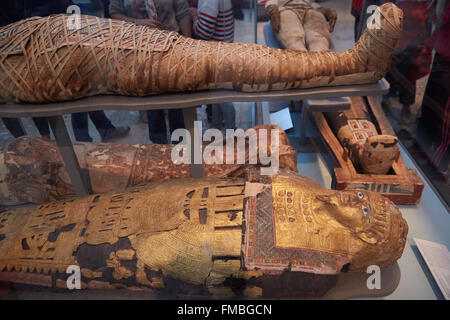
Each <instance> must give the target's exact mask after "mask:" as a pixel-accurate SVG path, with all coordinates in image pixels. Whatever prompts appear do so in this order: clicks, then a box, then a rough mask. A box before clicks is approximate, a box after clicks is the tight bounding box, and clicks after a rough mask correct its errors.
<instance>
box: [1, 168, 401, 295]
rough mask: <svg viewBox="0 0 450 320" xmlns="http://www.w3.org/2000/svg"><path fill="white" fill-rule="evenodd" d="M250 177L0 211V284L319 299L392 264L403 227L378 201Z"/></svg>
mask: <svg viewBox="0 0 450 320" xmlns="http://www.w3.org/2000/svg"><path fill="white" fill-rule="evenodd" d="M257 172H258V171H256V170H255V171H250V172H249V174H248V176H247V177H246V179H242V178H228V179H216V178H209V179H208V178H205V179H188V180H182V179H179V180H169V181H165V182H160V183H153V184H149V185H148V186H145V187H135V188H131V189H129V190H127V191H125V192H121V193H107V194H102V195H91V196H88V197H84V198H79V199H72V200H70V201H57V202H50V203H45V204H42V205H40V206H36V207H34V208H33V207H31V208H30V207H28V208H22V209H16V210H9V211H4V212H0V221H1V223H0V282H2V281H3V282H13V283H25V284H28V285H34V286H38V287H47V288H52V287H53V288H55V287H56V288H62V289H64V288H67V284H66V279H67V277H68V275H67V274H66V270H67V269H68V268H69V267H71V268H74V267H78V268H79V270H80V271H81V282H82V284H81V287H82V288H91V289H93V288H103V289H104V288H110V289H114V288H129V289H133V290H148V289H151V288H153V289H161V290H168V291H171V292H172V293H175V294H188V295H193V296H194V295H196V296H198V295H203V296H209V297H231V296H236V295H237V296H251V297H274V296H278V297H284V298H287V297H295V296H307V297H317V296H320V295H323V294H324V293H325V292H327V290H329V289H330V288H331V287H333V285H334V284H335V283H336V276H337V275H338V274H339V273H341V272H342V271H350V272H352V271H360V272H366V270H367V267H368V266H370V265H377V266H379V267H380V268H384V267H387V266H390V265H392V264H393V263H395V261H396V260H397V259H399V258H400V257H401V255H402V252H403V249H404V246H405V243H406V236H407V232H408V225H407V224H406V222H405V220H404V219H403V218H402V215H401V213H400V211H399V210H398V208H397V207H396V206H395V205H394V204H393V203H392V202H391V201H390V200H388V199H387V198H384V197H383V196H381V195H379V194H376V193H370V192H365V191H344V192H340V191H334V190H326V189H323V188H321V187H320V186H319V185H318V184H317V183H316V182H315V181H314V180H312V179H310V178H307V177H303V176H300V175H297V174H294V173H291V172H284V173H280V174H278V175H273V176H259V175H258V173H257ZM72 270H73V269H72Z"/></svg>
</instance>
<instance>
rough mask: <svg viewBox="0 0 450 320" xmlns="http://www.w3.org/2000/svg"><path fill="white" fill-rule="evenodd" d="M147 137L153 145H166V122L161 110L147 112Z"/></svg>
mask: <svg viewBox="0 0 450 320" xmlns="http://www.w3.org/2000/svg"><path fill="white" fill-rule="evenodd" d="M147 118H148V135H149V138H150V140H151V141H152V142H153V143H157V144H167V133H166V122H165V119H164V111H163V110H148V111H147Z"/></svg>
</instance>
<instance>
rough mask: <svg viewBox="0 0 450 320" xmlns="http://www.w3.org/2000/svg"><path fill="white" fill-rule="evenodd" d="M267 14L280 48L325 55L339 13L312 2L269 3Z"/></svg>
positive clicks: (281, 0) (283, 0) (285, 0)
mask: <svg viewBox="0 0 450 320" xmlns="http://www.w3.org/2000/svg"><path fill="white" fill-rule="evenodd" d="M266 13H267V14H268V15H269V16H270V20H271V25H272V30H273V31H274V33H275V35H276V37H277V38H278V40H279V42H280V44H281V45H282V46H283V47H284V48H286V49H290V50H299V51H307V50H308V51H324V50H328V49H329V48H330V34H331V32H333V30H334V25H335V24H336V20H337V13H336V10H333V9H329V8H325V7H321V6H319V5H318V4H317V3H315V2H314V1H312V0H269V1H267V2H266Z"/></svg>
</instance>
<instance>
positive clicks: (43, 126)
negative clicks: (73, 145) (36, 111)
mask: <svg viewBox="0 0 450 320" xmlns="http://www.w3.org/2000/svg"><path fill="white" fill-rule="evenodd" d="M33 122H34V124H35V126H36V128H37V129H38V130H39V133H40V134H41V136H43V137H44V138H48V139H50V128H49V124H48V119H47V118H45V117H38V118H33Z"/></svg>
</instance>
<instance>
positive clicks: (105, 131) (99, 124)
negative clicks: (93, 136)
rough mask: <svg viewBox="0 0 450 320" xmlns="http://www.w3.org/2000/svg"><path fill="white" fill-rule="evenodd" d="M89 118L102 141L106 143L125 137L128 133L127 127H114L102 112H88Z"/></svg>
mask: <svg viewBox="0 0 450 320" xmlns="http://www.w3.org/2000/svg"><path fill="white" fill-rule="evenodd" d="M89 117H90V118H91V120H92V122H93V123H94V125H95V128H96V129H97V131H98V133H99V134H100V137H101V138H102V141H108V140H111V139H114V138H120V137H123V136H126V135H127V134H128V133H129V132H130V127H129V126H124V127H117V128H116V127H115V126H114V125H113V124H112V123H111V121H110V120H109V119H108V117H106V114H105V112H104V111H103V110H101V111H92V112H89Z"/></svg>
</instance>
